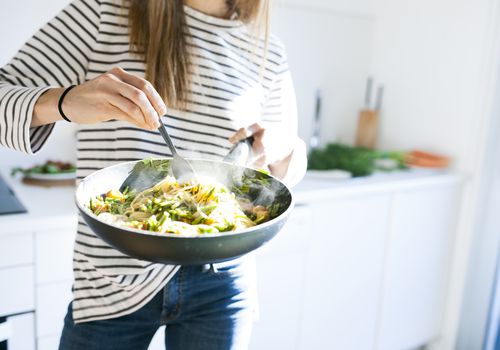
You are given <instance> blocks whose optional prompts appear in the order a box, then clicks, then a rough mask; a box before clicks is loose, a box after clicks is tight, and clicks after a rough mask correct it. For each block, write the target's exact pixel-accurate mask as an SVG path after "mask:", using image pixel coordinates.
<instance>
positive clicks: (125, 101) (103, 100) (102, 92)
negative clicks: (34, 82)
mask: <svg viewBox="0 0 500 350" xmlns="http://www.w3.org/2000/svg"><path fill="white" fill-rule="evenodd" d="M63 91H64V89H51V90H49V91H47V92H46V93H44V94H43V95H42V96H40V98H39V99H38V101H37V104H36V105H35V111H34V113H33V119H32V123H31V126H38V125H43V124H48V123H50V122H54V121H56V120H60V119H61V116H60V115H59V111H58V110H57V102H58V101H59V97H60V96H61V94H62V92H63ZM54 107H55V109H54ZM62 110H63V112H64V114H65V115H66V116H67V117H68V118H69V119H70V120H71V121H72V122H75V123H78V124H95V123H99V122H103V121H107V120H111V119H116V120H123V121H128V122H130V123H132V124H134V125H136V126H138V127H140V128H143V129H150V130H155V129H157V128H158V127H159V125H160V121H159V117H158V116H159V115H160V116H161V115H164V114H165V113H166V112H167V107H166V106H165V103H164V102H163V99H162V98H161V97H160V95H159V94H158V92H157V91H156V90H155V89H154V87H153V85H151V83H149V82H148V81H147V80H145V79H143V78H140V77H137V76H135V75H133V74H130V73H128V72H126V71H124V70H123V69H122V68H113V69H111V70H110V71H109V72H107V73H104V74H101V75H100V76H98V77H96V78H94V79H92V80H89V81H87V82H85V83H83V84H81V85H77V86H76V87H75V88H73V89H72V90H70V91H69V92H68V93H67V95H66V96H65V97H64V100H63V103H62ZM54 114H55V116H54ZM49 116H50V117H49ZM54 118H56V119H54ZM49 119H50V120H49Z"/></svg>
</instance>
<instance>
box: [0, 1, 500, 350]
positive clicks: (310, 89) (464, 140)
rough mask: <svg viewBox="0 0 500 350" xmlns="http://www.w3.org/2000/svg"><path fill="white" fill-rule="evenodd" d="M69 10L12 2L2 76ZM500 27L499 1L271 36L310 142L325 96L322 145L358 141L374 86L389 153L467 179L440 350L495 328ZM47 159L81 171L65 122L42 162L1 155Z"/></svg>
mask: <svg viewBox="0 0 500 350" xmlns="http://www.w3.org/2000/svg"><path fill="white" fill-rule="evenodd" d="M67 2H68V1H67V0H46V1H37V0H17V1H8V2H7V1H2V2H1V3H0V4H1V6H2V10H1V11H0V33H1V34H0V65H3V64H4V63H6V62H8V60H9V59H10V57H11V56H12V55H13V54H14V53H15V52H16V50H17V49H18V48H19V47H20V45H21V44H22V43H23V42H24V41H25V40H26V39H28V38H29V36H30V35H31V34H32V33H33V32H34V31H35V30H36V29H37V28H38V27H40V26H41V25H42V24H43V23H44V22H45V21H46V20H48V19H49V18H51V17H52V16H53V15H54V14H55V13H57V11H58V10H60V9H61V8H62V7H63V6H64V5H65V4H66V3H67ZM499 26H500V8H499V4H498V2H497V1H494V0H420V1H406V0H405V1H402V0H310V1H306V0H283V1H276V2H275V4H274V11H273V17H272V27H273V31H274V32H275V33H276V34H277V35H278V36H279V37H281V39H282V40H283V41H284V42H285V44H286V46H287V49H288V56H289V62H290V66H291V70H292V73H293V77H294V81H295V87H296V92H297V99H298V108H299V114H300V128H299V130H300V135H301V136H302V137H303V138H304V139H305V140H306V141H307V140H308V139H309V137H310V136H311V133H312V122H313V115H314V104H315V96H316V92H317V91H318V90H320V91H321V95H322V97H323V108H322V125H321V135H320V136H321V140H322V144H325V143H327V142H331V141H335V140H340V141H345V142H351V141H352V140H353V138H354V132H355V127H356V122H357V113H358V111H359V109H360V107H361V106H362V104H363V98H364V96H363V95H364V86H365V82H366V78H367V76H368V75H371V76H373V77H374V78H375V81H376V83H381V84H383V85H384V86H385V95H384V102H383V108H382V120H381V130H380V147H381V148H385V149H400V150H409V149H414V148H420V149H426V150H429V151H435V152H438V153H442V154H446V155H449V156H451V157H452V158H453V160H454V162H453V166H454V170H455V171H456V172H458V173H460V174H462V175H463V176H464V178H465V180H466V185H465V188H464V192H463V196H462V200H461V202H460V207H461V211H460V213H461V214H460V215H459V216H458V217H459V220H458V219H457V220H458V222H457V223H456V232H455V236H454V240H453V242H454V243H453V244H454V245H453V246H450V249H451V250H452V251H453V254H452V257H453V260H452V265H451V266H452V267H451V271H450V273H449V274H448V275H447V276H448V278H449V280H447V282H448V283H449V284H448V291H449V292H448V293H447V297H446V308H445V313H444V315H443V320H442V323H441V325H440V329H441V332H440V337H439V339H436V340H435V342H434V343H433V345H432V346H431V347H432V348H433V349H443V350H448V349H449V350H451V349H455V348H457V349H464V350H475V349H481V348H482V342H483V338H484V334H485V332H486V329H487V319H488V313H489V304H490V297H491V295H490V291H491V287H492V284H493V275H494V271H495V261H496V253H497V249H496V248H497V247H498V244H499V237H498V236H499V235H498V227H496V230H495V226H494V224H495V223H494V221H495V220H492V217H491V215H492V214H490V220H489V221H488V220H486V219H485V217H484V216H482V215H483V214H482V213H483V212H485V211H486V210H484V209H485V207H484V205H483V206H480V204H482V203H489V204H488V205H487V209H488V210H489V212H493V213H494V212H496V213H498V209H500V208H499V204H498V200H495V199H494V198H492V197H491V192H490V191H489V188H490V186H492V184H494V183H498V172H497V173H493V170H492V169H494V168H495V167H494V166H492V164H497V163H498V160H499V156H498V148H497V146H498V142H497V143H495V142H493V141H494V140H496V139H498V137H499V136H500V133H499V132H498V131H495V130H494V129H493V126H496V127H497V129H498V123H496V124H495V123H494V121H495V120H496V119H498V115H497V114H498V111H499V108H498V106H497V105H495V103H494V102H495V101H497V103H498V101H499V100H500V89H498V87H497V85H496V84H497V82H498V81H499V78H498V72H499V70H498V68H499V67H498V62H500V61H499V57H500V56H499V48H500V40H499V39H500V37H499ZM495 118H496V119H495ZM47 158H58V159H62V160H75V137H74V127H73V126H72V125H69V124H65V123H58V125H57V126H56V131H55V132H54V134H53V136H52V138H51V139H50V140H49V141H48V142H47V144H46V147H45V148H44V149H43V150H42V151H41V152H40V153H39V154H38V155H36V156H35V157H28V156H21V155H20V154H18V153H14V152H12V151H9V150H6V149H0V166H1V167H2V168H4V169H5V168H9V167H11V166H14V165H16V166H17V165H20V164H33V163H37V162H39V161H41V160H45V159H47ZM497 169H498V167H497ZM495 174H496V175H495ZM495 181H496V182H495ZM488 196H489V197H488ZM495 205H496V207H495ZM494 208H496V209H497V210H496V211H495V210H493V209H494ZM485 215H486V214H485ZM497 221H498V220H497ZM484 222H486V223H484ZM488 222H489V224H488ZM483 224H484V226H483ZM488 225H490V226H488ZM485 226H486V227H485ZM479 257H482V258H479ZM468 276H469V277H468ZM468 278H469V280H468ZM466 287H467V288H466ZM496 317H497V316H496V315H493V316H490V318H493V319H495V318H496ZM325 336H326V335H325ZM361 350H362V349H361ZM401 350H403V349H401Z"/></svg>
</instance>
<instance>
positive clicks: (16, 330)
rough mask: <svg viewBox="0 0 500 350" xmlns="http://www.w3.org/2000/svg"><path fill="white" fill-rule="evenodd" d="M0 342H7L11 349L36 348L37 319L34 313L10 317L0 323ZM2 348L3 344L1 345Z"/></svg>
mask: <svg viewBox="0 0 500 350" xmlns="http://www.w3.org/2000/svg"><path fill="white" fill-rule="evenodd" d="M2 329H3V334H0V344H1V343H2V341H4V340H5V341H6V342H7V349H9V350H34V349H35V321H34V317H33V313H32V312H30V313H27V314H22V315H17V316H12V317H8V318H7V319H6V320H5V322H3V323H0V333H2V331H1V330H2ZM0 348H2V346H1V345H0Z"/></svg>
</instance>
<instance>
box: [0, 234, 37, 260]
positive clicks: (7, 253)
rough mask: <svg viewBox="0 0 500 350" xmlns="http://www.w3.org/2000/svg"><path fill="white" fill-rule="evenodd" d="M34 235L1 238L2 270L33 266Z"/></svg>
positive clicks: (15, 235) (12, 235) (14, 235)
mask: <svg viewBox="0 0 500 350" xmlns="http://www.w3.org/2000/svg"><path fill="white" fill-rule="evenodd" d="M33 251H34V240H33V233H17V234H9V235H2V236H0V268H5V267H10V266H18V265H27V264H33V260H34V254H33Z"/></svg>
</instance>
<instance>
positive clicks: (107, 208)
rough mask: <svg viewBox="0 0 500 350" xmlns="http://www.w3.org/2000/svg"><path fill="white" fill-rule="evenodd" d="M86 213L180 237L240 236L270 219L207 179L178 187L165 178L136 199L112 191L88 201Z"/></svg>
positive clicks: (258, 207)
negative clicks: (231, 233)
mask: <svg viewBox="0 0 500 350" xmlns="http://www.w3.org/2000/svg"><path fill="white" fill-rule="evenodd" d="M89 207H90V210H91V211H92V212H93V213H94V214H96V215H97V216H98V218H99V219H101V220H103V221H105V222H107V223H112V224H115V225H119V226H126V227H132V228H137V229H142V230H148V231H154V232H160V233H174V234H183V235H198V234H203V233H217V232H231V231H239V230H242V229H245V228H248V227H252V226H255V225H257V224H259V223H262V222H265V221H267V220H269V219H270V218H271V214H270V209H271V208H267V207H264V206H261V205H253V204H252V203H251V202H250V200H248V199H246V198H244V197H236V195H235V194H234V193H233V192H231V191H230V190H229V189H228V188H227V187H226V186H224V185H222V184H220V183H218V182H216V181H214V180H212V179H207V178H203V179H197V180H196V181H192V182H188V183H179V182H177V181H176V180H175V179H174V178H173V177H171V176H168V177H166V178H165V179H164V180H162V181H160V182H159V183H157V184H156V185H154V186H153V187H151V188H148V189H146V190H144V191H142V192H140V193H137V194H134V193H133V192H129V191H127V190H124V191H123V192H120V191H118V190H111V191H109V192H107V193H106V194H105V195H103V196H100V197H96V198H92V199H91V200H90V203H89Z"/></svg>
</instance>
